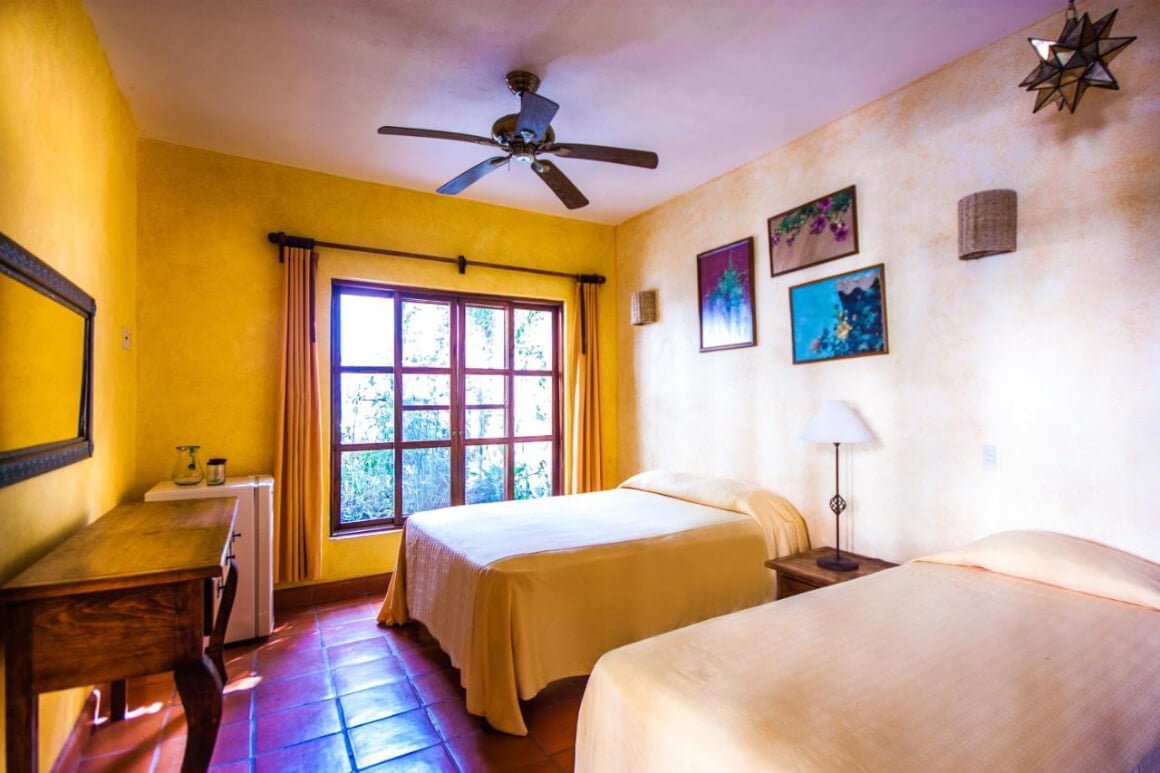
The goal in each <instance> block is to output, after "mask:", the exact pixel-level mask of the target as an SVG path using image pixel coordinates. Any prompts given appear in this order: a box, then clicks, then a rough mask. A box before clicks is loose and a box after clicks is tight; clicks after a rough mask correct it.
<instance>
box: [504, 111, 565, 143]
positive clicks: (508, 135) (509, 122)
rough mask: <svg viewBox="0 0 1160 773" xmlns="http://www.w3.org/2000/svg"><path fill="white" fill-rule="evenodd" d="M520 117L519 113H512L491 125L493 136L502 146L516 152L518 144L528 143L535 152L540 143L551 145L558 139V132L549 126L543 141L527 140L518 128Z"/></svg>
mask: <svg viewBox="0 0 1160 773" xmlns="http://www.w3.org/2000/svg"><path fill="white" fill-rule="evenodd" d="M519 118H520V117H519V115H518V114H517V113H511V114H509V115H505V116H504V117H503V118H500V119H499V120H498V121H496V122H495V123H493V124H492V125H491V136H492V138H493V139H494V140H495V141H496V142H498V143H499V144H500V146H501V147H503V148H508V149H510V150H511V151H512V152H513V153H514V152H516V150H515V149H516V147H517V146H519V145H527V146H529V147H530V149H531V150H530V151H529V152H535V150H536V149H537V148H538V147H539V146H540V145H551V144H552V143H553V142H554V141H555V140H556V132H554V131H553V130H552V127H551V126H549V127H548V129H547V131H546V132H545V133H544V139H543V140H542V141H540V142H527V141H526V140H525V139H524V138H523V137H522V136H521V135H520V133H519V132H518V131H517V130H516V124H517V123H518V122H519Z"/></svg>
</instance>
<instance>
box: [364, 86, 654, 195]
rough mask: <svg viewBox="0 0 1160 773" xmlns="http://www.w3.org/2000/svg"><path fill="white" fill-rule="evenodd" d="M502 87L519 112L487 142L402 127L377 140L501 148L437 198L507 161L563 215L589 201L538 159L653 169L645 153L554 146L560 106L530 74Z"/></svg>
mask: <svg viewBox="0 0 1160 773" xmlns="http://www.w3.org/2000/svg"><path fill="white" fill-rule="evenodd" d="M507 85H508V88H509V89H510V90H511V92H512V93H513V94H515V95H516V96H517V97H519V98H520V112H518V113H512V114H510V115H505V116H503V117H502V118H500V119H499V120H497V121H496V122H495V123H494V124H492V127H491V136H490V137H478V136H476V135H474V134H460V133H459V132H445V131H439V130H437V129H409V128H407V127H404V126H380V127H379V134H397V135H400V136H403V137H430V138H431V139H436V140H457V141H459V142H471V143H474V144H476V145H486V146H487V147H492V148H500V149H502V150H504V151H506V155H502V156H494V157H492V158H489V159H487V160H486V161H481V162H480V163H478V164H476V165H475V166H473V167H471V168H470V169H468V170H467V171H466V172H464V173H463V174H461V175H459V176H458V177H456V178H455V179H453V180H451V181H450V182H448V183H446V184H444V185H443V186H441V187H440V188H439V189H438V191H439V193H445V194H448V195H450V196H454V195H455V194H457V193H462V192H463V191H464V190H466V189H467V186H469V185H471V184H472V183H474V182H476V181H478V180H479V179H481V178H482V177H483V176H484V175H486V174H488V173H489V172H494V171H495V170H496V169H498V168H500V167H501V166H506V165H507V164H508V163H509V162H510V161H511V160H512V159H515V160H516V161H518V162H520V163H523V164H527V165H529V166H530V167H531V168H532V171H533V172H535V173H536V174H537V175H539V177H540V179H541V180H543V181H544V183H545V184H547V186H548V187H549V188H551V189H552V192H553V193H555V194H556V196H558V197H559V199H560V201H562V202H564V206H565V207H567V208H568V209H579V208H580V207H583V206H586V205H587V204H588V199H586V198H584V194H583V193H581V192H580V189H579V188H577V187H576V186H575V184H573V182H572V181H571V180H569V179H568V177H567V176H566V175H565V174H564V173H563V172H561V171H560V169H559V167H557V166H556V165H555V164H553V163H552V162H551V161H548V160H546V159H542V158H540V156H541V155H544V154H550V155H553V156H559V157H561V158H579V159H585V160H588V161H606V162H608V163H612V164H625V165H627V166H640V167H644V168H645V169H656V168H657V154H656V153H652V152H650V151H647V150H629V149H628V148H612V147H607V146H605V145H577V144H575V143H570V142H556V133H555V132H554V131H552V126H551V123H552V118H554V117H555V115H556V111H557V110H559V109H560V106H559V105H558V104H556V103H555V102H553V101H552V100H550V99H547V98H546V97H542V96H540V95H539V94H537V93H536V89H538V88H539V86H540V79H539V78H538V77H536V76H535V75H533V74H532V73H530V72H524V71H522V70H516V71H514V72H509V73H508V74H507Z"/></svg>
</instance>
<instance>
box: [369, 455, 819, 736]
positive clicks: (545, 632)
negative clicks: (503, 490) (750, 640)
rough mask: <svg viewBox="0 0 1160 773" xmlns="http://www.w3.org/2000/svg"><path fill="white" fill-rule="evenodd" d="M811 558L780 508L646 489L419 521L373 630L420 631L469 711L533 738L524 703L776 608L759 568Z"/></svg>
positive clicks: (712, 482) (664, 479)
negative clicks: (612, 655) (715, 622)
mask: <svg viewBox="0 0 1160 773" xmlns="http://www.w3.org/2000/svg"><path fill="white" fill-rule="evenodd" d="M808 547H809V536H808V533H807V531H806V526H805V523H804V521H803V520H802V518H801V515H800V514H799V513H798V511H797V510H796V509H795V508H794V506H793V505H791V504H790V503H789V502H788V501H786V500H785V499H783V498H782V497H780V496H778V495H776V494H773V493H772V492H769V491H766V490H763V489H760V488H756V487H753V486H747V485H743V484H740V483H737V482H733V481H726V480H720V479H706V478H700V477H696V476H691V475H680V474H674V473H664V472H650V473H641V474H640V475H637V476H634V477H633V478H630V479H629V480H627V481H625V482H624V484H622V485H621V487H620V488H617V489H614V490H612V491H600V492H594V493H590V494H576V495H571V496H561V497H551V498H549V499H539V500H524V501H517V502H497V503H491V504H477V505H466V506H462V507H451V508H446V509H443V510H432V511H428V512H424V513H416V514H414V515H412V516H411V517H410V518H409V519H408V521H407V527H406V530H405V532H404V536H403V541H402V544H401V545H400V550H399V558H398V562H397V565H396V568H395V573H394V575H393V576H392V578H391V585H390V587H389V589H388V591H387V598H386V600H385V601H384V603H383V607H382V610H381V611H380V613H379V618H378V619H379V621H380V622H382V623H386V624H388V625H398V624H402V623H405V622H407V621H408V620H412V619H413V620H418V621H420V622H422V623H423V624H424V625H426V626H427V628H428V630H429V631H430V632H431V634H432V635H433V636H434V637H435V638H436V640H438V642H439V644H440V646H441V647H442V648H443V650H444V651H445V652H446V653H447V654H448V655H449V656H450V658H451V662H452V663H453V664H454V665H455V666H456V667H457V668H459V669H460V680H461V682H462V684H463V687H464V688H465V690H466V693H467V710H468V711H470V712H471V713H473V714H476V715H479V716H482V717H484V718H486V719H487V721H488V722H489V723H490V724H491V726H492V727H494V728H496V729H497V730H502V731H504V732H507V733H513V734H517V735H524V734H526V733H527V728H526V726H525V724H524V721H523V717H522V715H521V712H520V706H519V700H520V699H521V698H522V699H525V700H526V699H530V698H532V697H534V696H535V695H536V693H538V692H539V691H540V690H541V689H543V688H544V687H545V686H547V685H548V684H549V683H550V682H552V681H555V680H557V679H562V678H564V677H569V676H578V675H582V674H587V673H589V672H590V671H591V669H592V666H593V664H595V663H596V660H597V659H598V658H599V657H600V656H601V655H602V654H604V653H605V652H607V651H608V650H610V649H613V648H614V647H619V646H620V645H623V644H627V643H629V642H633V641H637V640H639V639H643V638H646V637H649V636H654V635H656V634H658V633H663V632H665V631H669V630H672V629H674V628H679V627H681V626H684V625H689V624H691V623H695V622H698V621H701V620H705V619H707V618H710V617H714V616H716V615H721V614H725V613H727V612H733V611H736V610H739V609H744V608H746V607H750V606H753V605H754V604H760V603H763V602H765V601H768V600H770V599H771V598H772V591H773V576H772V573H771V572H770V571H769V570H768V569H766V568H765V567H764V561H765V559H766V558H769V557H773V556H784V555H790V554H792V553H797V552H799V551H802V550H806V549H808Z"/></svg>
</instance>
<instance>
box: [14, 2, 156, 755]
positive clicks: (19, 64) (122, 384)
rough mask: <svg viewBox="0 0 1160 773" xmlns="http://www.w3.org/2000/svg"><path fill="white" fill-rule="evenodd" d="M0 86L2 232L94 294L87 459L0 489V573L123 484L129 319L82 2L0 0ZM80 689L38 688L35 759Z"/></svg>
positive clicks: (133, 218) (114, 179) (102, 76)
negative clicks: (43, 691)
mask: <svg viewBox="0 0 1160 773" xmlns="http://www.w3.org/2000/svg"><path fill="white" fill-rule="evenodd" d="M0 83H2V84H3V87H0V180H2V182H0V231H3V232H4V233H5V234H7V235H8V236H9V237H10V238H12V239H13V240H15V241H16V242H18V243H19V244H21V245H22V246H24V247H25V248H26V249H28V250H29V251H30V252H32V253H33V254H35V255H36V256H37V257H39V258H40V259H41V260H43V261H45V262H46V263H48V264H49V265H51V266H52V267H53V268H55V269H57V270H58V271H60V272H61V273H62V274H64V275H65V276H67V277H68V278H69V279H71V280H72V281H73V282H75V283H76V284H78V285H79V286H80V287H81V288H82V289H83V290H85V291H86V292H87V293H89V294H90V295H92V296H93V297H94V298H95V299H96V302H97V316H96V327H95V336H94V338H95V349H94V367H93V373H94V401H93V408H94V415H93V439H94V452H93V457H92V458H91V459H87V460H85V461H83V462H79V463H77V464H73V465H71V466H69V467H65V468H62V469H59V470H55V471H53V472H50V473H47V474H45V475H41V476H39V477H36V478H32V479H30V480H26V481H22V482H21V483H17V484H15V485H13V486H9V487H7V488H3V489H0V520H2V521H3V525H2V526H0V529H2V533H3V539H0V582H3V581H6V580H8V579H10V578H11V577H13V576H14V575H16V574H17V573H19V572H20V571H21V570H23V569H24V568H25V567H26V566H28V565H29V564H31V563H32V562H33V561H34V560H36V559H37V558H38V557H39V556H41V555H43V554H44V553H45V552H47V551H48V550H49V549H51V548H52V547H53V546H54V545H56V544H58V543H59V542H61V541H62V540H63V539H64V538H65V537H67V536H68V535H69V534H70V533H71V532H73V531H74V530H75V529H77V528H78V527H80V526H82V525H83V524H85V523H87V522H88V521H91V520H93V519H94V518H96V517H98V516H100V515H101V514H102V513H104V512H106V511H107V510H109V509H110V508H112V507H113V506H114V505H116V504H117V503H118V502H119V501H120V500H121V499H122V498H123V497H124V496H125V494H126V492H127V491H128V489H129V488H130V486H131V485H132V476H133V470H134V466H135V465H134V454H135V444H136V419H137V399H136V393H137V389H136V383H135V381H136V357H135V352H134V351H132V350H130V351H124V350H122V348H121V343H120V342H121V335H120V331H121V328H122V327H129V328H133V327H135V315H136V294H135V283H136V254H137V183H136V142H137V130H136V126H135V124H134V122H133V119H132V117H131V115H130V114H129V110H128V108H127V106H126V104H125V101H124V99H123V98H122V96H121V94H120V92H119V90H118V88H117V85H116V83H115V82H114V81H113V77H112V74H111V72H110V70H109V67H108V64H107V63H106V61H105V56H104V53H103V51H102V50H101V48H100V46H99V45H98V42H97V38H96V35H95V33H94V31H93V28H92V24H91V23H90V22H89V19H88V16H87V15H86V13H85V10H84V8H83V6H82V5H81V2H80V0H5V2H3V3H0ZM7 377H8V376H7V374H6V373H5V372H0V392H3V391H6V390H7V389H9V384H8V383H7ZM81 635H83V632H81ZM2 689H3V687H2V685H0V691H2ZM84 692H85V691H83V690H72V691H67V692H64V693H54V694H51V695H47V696H43V697H42V698H41V701H40V722H41V733H40V757H41V769H43V770H48V768H49V767H50V766H51V764H52V761H53V759H54V758H55V756H56V753H57V751H58V750H59V749H60V745H61V743H62V742H63V740H64V738H65V736H66V735H67V733H68V731H69V730H70V729H71V728H72V724H73V722H74V721H75V720H76V716H77V712H78V711H79V709H80V706H81V703H82V702H83V697H84ZM0 722H3V719H2V718H0ZM0 765H3V763H2V762H0Z"/></svg>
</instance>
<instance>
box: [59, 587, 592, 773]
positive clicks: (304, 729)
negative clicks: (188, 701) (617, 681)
mask: <svg viewBox="0 0 1160 773" xmlns="http://www.w3.org/2000/svg"><path fill="white" fill-rule="evenodd" d="M378 608H379V599H376V598H370V597H362V598H357V599H352V600H348V601H337V602H330V603H326V604H319V605H317V606H313V607H307V608H303V609H298V610H293V611H291V612H289V613H286V614H282V615H280V616H279V619H278V625H277V628H276V629H275V632H274V634H273V635H272V636H271V637H270V638H269V639H267V640H265V641H260V642H254V643H251V644H242V645H237V646H232V647H229V648H227V649H226V660H227V669H228V671H229V674H230V681H229V684H228V685H227V686H226V692H225V705H224V708H223V712H222V724H221V729H220V730H219V732H218V739H217V746H216V747H215V749H214V756H213V762H212V766H211V768H210V769H211V770H213V771H222V773H225V772H226V771H229V772H230V773H234V771H237V772H238V773H243V772H245V771H251V772H256V773H265V772H266V771H272V772H276V773H289V772H290V771H304V772H309V773H329V772H330V771H355V770H358V771H364V770H366V771H376V773H378V772H379V771H393V770H398V771H403V770H405V771H426V770H430V771H464V772H467V771H499V770H503V771H571V770H572V758H573V746H574V744H575V738H576V715H577V713H578V711H579V709H580V698H581V696H582V694H583V692H584V685H585V684H586V682H587V679H586V678H584V677H580V678H575V679H565V680H562V681H560V682H556V683H554V684H552V685H549V686H548V687H547V688H546V689H545V690H544V691H543V692H541V693H540V694H539V695H538V696H536V698H535V699H534V700H532V701H529V702H527V703H525V704H524V718H525V720H526V721H527V723H528V728H529V731H530V732H529V734H528V735H527V736H526V737H517V736H510V735H504V734H503V733H496V732H494V731H492V730H490V729H488V728H485V727H484V726H483V725H482V723H481V722H480V720H479V719H478V718H477V717H474V716H472V715H470V714H468V713H467V711H466V710H465V709H464V704H463V690H462V689H461V688H460V686H459V672H458V671H457V670H455V669H453V668H451V664H450V662H449V661H448V659H447V656H446V655H445V654H444V653H443V651H442V650H440V649H439V647H438V646H437V645H436V644H435V641H434V639H432V638H431V636H430V634H428V633H427V631H426V629H425V628H423V627H422V626H420V625H417V624H412V625H409V626H404V627H403V628H380V627H378V625H377V624H376V623H375V619H374V617H375V614H376V613H377V612H378ZM128 694H129V713H128V717H127V718H126V719H125V721H123V722H115V723H110V722H108V721H107V720H105V719H102V720H99V723H98V725H97V727H95V728H94V731H93V734H92V737H91V739H90V740H89V742H88V743H87V744H86V746H85V748H84V750H83V757H82V759H81V763H80V765H79V767H78V768H77V770H78V771H81V772H83V773H93V772H95V771H109V772H110V773H112V772H113V771H116V772H117V773H135V772H137V771H140V772H141V773H165V772H168V771H178V770H179V769H180V767H181V755H182V752H183V750H184V747H185V732H186V731H185V714H184V712H183V711H182V708H181V699H180V698H179V697H178V695H177V692H176V688H175V687H174V683H173V677H172V675H171V674H159V675H156V676H150V677H146V678H142V679H136V680H132V681H130V682H129V686H128Z"/></svg>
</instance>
